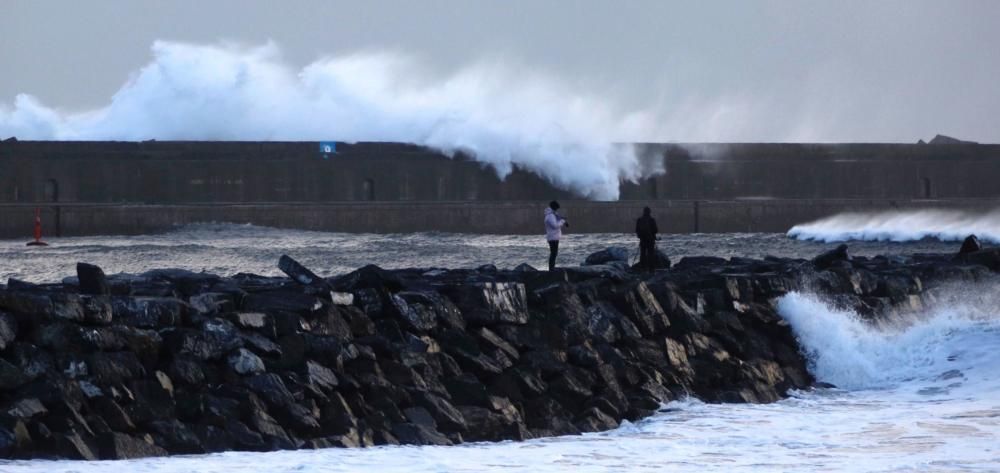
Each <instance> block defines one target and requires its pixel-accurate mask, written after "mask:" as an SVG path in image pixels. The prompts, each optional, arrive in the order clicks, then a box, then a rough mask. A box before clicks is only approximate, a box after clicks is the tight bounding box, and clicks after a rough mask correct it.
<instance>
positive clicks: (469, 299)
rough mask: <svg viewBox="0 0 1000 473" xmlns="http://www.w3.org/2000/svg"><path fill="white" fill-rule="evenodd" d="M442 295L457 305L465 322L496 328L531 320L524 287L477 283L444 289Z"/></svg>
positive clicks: (520, 285)
mask: <svg viewBox="0 0 1000 473" xmlns="http://www.w3.org/2000/svg"><path fill="white" fill-rule="evenodd" d="M441 292H443V293H444V294H445V295H446V296H448V298H450V299H451V300H452V301H453V302H454V303H455V305H456V306H458V308H459V309H460V310H461V311H462V316H463V317H464V319H465V321H466V322H469V323H474V324H477V325H493V324H497V323H508V324H523V323H526V322H527V321H528V296H527V292H526V290H525V287H524V284H521V283H515V282H474V283H466V284H460V285H450V286H445V287H442V288H441Z"/></svg>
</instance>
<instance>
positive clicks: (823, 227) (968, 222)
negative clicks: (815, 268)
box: [788, 209, 1000, 243]
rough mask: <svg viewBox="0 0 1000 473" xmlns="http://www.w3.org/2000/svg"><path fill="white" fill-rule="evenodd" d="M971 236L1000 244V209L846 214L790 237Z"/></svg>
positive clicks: (798, 227) (883, 238)
mask: <svg viewBox="0 0 1000 473" xmlns="http://www.w3.org/2000/svg"><path fill="white" fill-rule="evenodd" d="M970 234H975V235H976V236H978V237H979V239H980V240H983V241H989V242H992V243H1000V209H994V210H991V211H989V212H965V211H958V210H935V209H931V210H913V211H894V212H874V213H842V214H838V215H834V216H832V217H827V218H824V219H820V220H817V221H815V222H810V223H804V224H800V225H796V226H794V227H792V229H791V230H789V231H788V236H789V237H792V238H796V239H799V240H815V241H822V242H827V243H831V242H838V241H851V240H862V241H894V242H903V241H917V240H922V239H925V238H935V239H938V240H941V241H961V240H963V239H964V238H965V237H967V236H969V235H970Z"/></svg>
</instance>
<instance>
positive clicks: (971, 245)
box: [958, 235, 983, 255]
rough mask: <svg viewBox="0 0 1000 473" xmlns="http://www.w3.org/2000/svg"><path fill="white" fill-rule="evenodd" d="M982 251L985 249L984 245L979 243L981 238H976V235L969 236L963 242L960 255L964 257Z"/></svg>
mask: <svg viewBox="0 0 1000 473" xmlns="http://www.w3.org/2000/svg"><path fill="white" fill-rule="evenodd" d="M981 249H983V245H982V243H980V242H979V238H976V236H975V235H969V236H967V237H965V240H964V241H962V247H961V248H959V249H958V254H960V255H964V254H967V253H972V252H975V251H979V250H981Z"/></svg>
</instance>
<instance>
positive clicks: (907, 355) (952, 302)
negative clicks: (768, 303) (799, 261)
mask: <svg viewBox="0 0 1000 473" xmlns="http://www.w3.org/2000/svg"><path fill="white" fill-rule="evenodd" d="M997 289H998V288H997V286H996V284H995V283H994V284H993V285H984V286H983V287H974V288H949V289H947V290H944V291H942V292H941V294H940V296H938V297H937V300H936V302H935V303H933V304H931V306H930V307H929V308H928V309H927V310H926V312H924V313H922V314H918V316H917V317H915V318H913V319H910V320H900V321H896V322H897V323H895V324H891V325H890V326H875V325H873V324H871V323H869V322H866V321H863V320H862V319H861V318H860V317H859V316H858V315H857V314H855V313H852V312H849V311H844V310H838V309H835V308H833V307H831V306H830V305H829V304H827V303H826V302H824V301H823V300H822V299H821V298H820V297H818V296H816V295H811V294H803V293H798V292H793V293H790V294H788V295H786V296H784V297H783V298H782V299H781V300H780V301H779V302H778V311H779V313H780V314H781V315H782V316H783V317H784V318H785V319H786V320H787V321H788V322H789V324H790V325H791V327H792V329H793V330H794V332H795V334H796V337H797V338H798V340H799V343H800V347H801V350H802V351H803V353H804V354H805V355H806V356H807V358H808V360H809V368H810V371H811V372H812V373H813V375H814V376H816V378H817V379H818V380H820V381H824V382H828V383H832V384H834V385H836V386H837V387H839V388H842V389H848V390H860V389H890V388H897V387H900V386H913V387H915V388H917V389H918V390H924V391H925V392H926V391H927V390H928V389H931V390H933V389H935V388H934V386H944V387H950V388H955V387H957V386H958V385H959V384H961V383H963V382H965V381H967V380H973V381H974V382H975V383H977V384H979V385H978V386H977V388H978V389H984V388H985V389H989V390H991V391H993V392H1000V376H998V375H997V374H996V373H993V371H995V370H994V368H993V367H995V366H996V365H997V363H1000V311H998V310H997V307H1000V304H998V302H1000V294H998V291H997ZM982 383H986V385H982Z"/></svg>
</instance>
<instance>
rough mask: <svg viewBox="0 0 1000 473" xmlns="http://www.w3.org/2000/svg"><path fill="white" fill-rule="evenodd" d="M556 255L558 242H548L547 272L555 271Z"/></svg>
mask: <svg viewBox="0 0 1000 473" xmlns="http://www.w3.org/2000/svg"><path fill="white" fill-rule="evenodd" d="M557 254H559V240H549V271H552V270H553V269H556V255H557Z"/></svg>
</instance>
